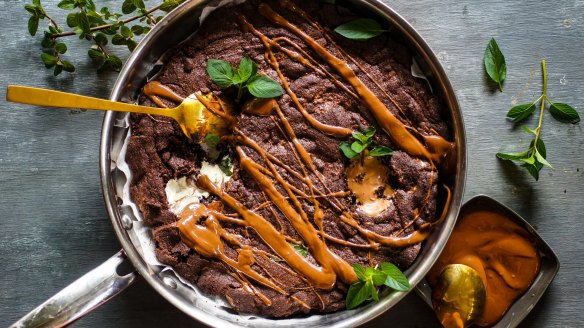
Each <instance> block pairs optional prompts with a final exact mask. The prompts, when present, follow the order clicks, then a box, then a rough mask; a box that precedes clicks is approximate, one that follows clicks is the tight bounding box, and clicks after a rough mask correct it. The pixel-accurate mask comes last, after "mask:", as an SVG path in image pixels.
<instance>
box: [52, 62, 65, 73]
mask: <svg viewBox="0 0 584 328" xmlns="http://www.w3.org/2000/svg"><path fill="white" fill-rule="evenodd" d="M61 72H63V65H61V64H59V63H58V64H57V65H55V69H54V70H53V75H54V76H57V75H59V74H61Z"/></svg>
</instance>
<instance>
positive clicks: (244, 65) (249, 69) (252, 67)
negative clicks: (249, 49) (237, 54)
mask: <svg viewBox="0 0 584 328" xmlns="http://www.w3.org/2000/svg"><path fill="white" fill-rule="evenodd" d="M257 71H258V67H257V65H256V63H254V62H253V60H251V58H249V56H248V55H245V56H243V58H242V59H241V61H240V62H239V67H238V68H237V72H235V75H234V76H233V83H235V84H239V83H244V82H246V81H247V80H249V78H250V77H252V76H254V75H256V73H257Z"/></svg>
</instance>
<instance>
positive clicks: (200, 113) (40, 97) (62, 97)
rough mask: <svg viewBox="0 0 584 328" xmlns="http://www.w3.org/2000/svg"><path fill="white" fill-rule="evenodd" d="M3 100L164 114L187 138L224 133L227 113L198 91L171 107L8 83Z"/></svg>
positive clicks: (209, 95) (211, 97) (215, 99)
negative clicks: (128, 102) (132, 102)
mask: <svg viewBox="0 0 584 328" xmlns="http://www.w3.org/2000/svg"><path fill="white" fill-rule="evenodd" d="M6 100H7V101H11V102H16V103H21V104H28V105H36V106H49V107H64V108H81V109H93V110H113V111H118V112H130V113H142V114H150V115H160V116H166V117H170V118H172V119H174V120H175V121H176V122H177V123H178V124H179V125H180V128H181V129H182V131H183V133H184V134H185V135H186V136H187V137H189V138H191V137H192V136H193V135H199V136H205V134H207V133H215V134H225V131H226V129H227V126H228V122H227V121H226V120H225V119H224V118H225V117H227V116H225V113H224V111H223V108H224V106H223V103H222V102H221V101H220V100H219V99H217V98H215V97H213V95H212V94H205V95H204V94H202V93H200V92H196V93H194V94H192V95H190V96H188V97H187V98H185V100H183V102H182V103H181V104H180V105H178V106H177V107H175V108H157V107H148V106H140V105H133V104H127V103H123V102H116V101H110V100H105V99H99V98H93V97H87V96H81V95H77V94H73V93H67V92H61V91H55V90H48V89H41V88H33V87H25V86H18V85H9V86H8V89H7V91H6ZM222 114H223V115H222ZM220 115H221V116H223V118H222V117H220Z"/></svg>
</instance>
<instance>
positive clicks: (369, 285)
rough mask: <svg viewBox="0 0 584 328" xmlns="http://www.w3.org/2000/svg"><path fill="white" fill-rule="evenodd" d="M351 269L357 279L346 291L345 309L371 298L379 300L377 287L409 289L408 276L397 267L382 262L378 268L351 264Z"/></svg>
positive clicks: (399, 289) (352, 307) (354, 306)
mask: <svg viewBox="0 0 584 328" xmlns="http://www.w3.org/2000/svg"><path fill="white" fill-rule="evenodd" d="M353 270H354V271H355V274H356V275H357V278H358V279H359V280H357V281H356V282H354V283H353V284H352V285H351V286H350V287H349V291H348V292H347V299H346V300H345V304H346V306H347V309H349V310H350V309H354V308H356V307H357V306H359V305H360V304H361V303H363V302H365V301H366V300H368V299H370V298H372V299H373V300H375V301H377V302H379V292H378V291H377V287H379V286H387V287H389V288H392V289H394V290H398V291H407V290H409V289H410V283H409V281H408V278H407V277H406V276H405V275H404V274H403V273H402V272H401V271H400V270H399V268H398V267H396V266H395V265H393V264H391V263H389V262H383V263H381V265H380V268H379V269H377V268H371V267H369V268H364V267H363V266H362V265H360V264H353Z"/></svg>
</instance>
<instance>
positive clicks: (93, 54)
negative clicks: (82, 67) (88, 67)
mask: <svg viewBox="0 0 584 328" xmlns="http://www.w3.org/2000/svg"><path fill="white" fill-rule="evenodd" d="M87 54H88V55H89V57H90V58H91V59H94V60H100V59H104V58H105V55H104V54H103V52H101V51H100V50H98V49H94V48H91V49H89V50H88V51H87Z"/></svg>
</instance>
